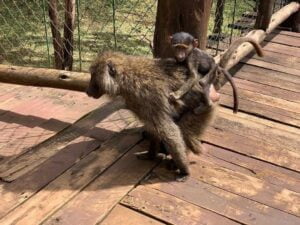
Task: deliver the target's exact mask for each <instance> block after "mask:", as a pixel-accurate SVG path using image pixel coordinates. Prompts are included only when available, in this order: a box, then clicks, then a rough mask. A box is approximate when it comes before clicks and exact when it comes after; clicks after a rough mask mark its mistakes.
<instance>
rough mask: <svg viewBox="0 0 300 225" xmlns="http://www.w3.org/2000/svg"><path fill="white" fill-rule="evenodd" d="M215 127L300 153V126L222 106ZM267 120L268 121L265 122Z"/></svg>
mask: <svg viewBox="0 0 300 225" xmlns="http://www.w3.org/2000/svg"><path fill="white" fill-rule="evenodd" d="M219 111H220V113H219V116H218V117H217V118H216V121H215V123H214V125H213V126H214V127H217V128H220V129H223V130H229V131H231V132H233V133H236V134H239V135H243V136H245V137H254V138H257V139H259V140H263V141H265V143H270V144H273V145H277V146H281V147H283V148H285V149H289V150H291V151H294V152H298V153H300V150H299V144H300V140H299V138H297V137H299V133H300V130H299V129H298V128H293V127H289V126H287V125H284V124H278V123H276V122H272V121H266V120H265V119H261V118H257V117H255V116H251V115H247V114H245V113H241V112H240V113H239V114H237V115H233V114H232V112H230V110H228V109H224V108H220V109H219ZM265 121H266V122H265Z"/></svg>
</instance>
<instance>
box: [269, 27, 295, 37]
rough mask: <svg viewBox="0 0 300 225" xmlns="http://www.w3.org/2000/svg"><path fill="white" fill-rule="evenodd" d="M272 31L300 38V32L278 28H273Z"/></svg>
mask: <svg viewBox="0 0 300 225" xmlns="http://www.w3.org/2000/svg"><path fill="white" fill-rule="evenodd" d="M272 33H275V34H281V35H287V36H292V37H297V38H300V33H296V32H292V31H284V30H278V29H276V30H273V31H272Z"/></svg>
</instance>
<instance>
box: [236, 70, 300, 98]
mask: <svg viewBox="0 0 300 225" xmlns="http://www.w3.org/2000/svg"><path fill="white" fill-rule="evenodd" d="M246 70H248V71H246ZM272 72H273V74H272ZM235 76H236V77H238V78H240V79H244V80H247V81H252V82H255V83H259V84H264V85H269V86H271V87H277V88H281V89H283V90H288V91H291V92H295V93H300V90H299V82H297V79H294V78H295V76H293V77H290V76H288V75H287V74H284V73H279V72H276V71H269V70H264V69H262V68H256V69H253V68H251V70H249V69H248V67H247V66H243V67H242V69H241V70H240V71H239V72H237V73H236V75H235ZM283 84H284V85H283Z"/></svg>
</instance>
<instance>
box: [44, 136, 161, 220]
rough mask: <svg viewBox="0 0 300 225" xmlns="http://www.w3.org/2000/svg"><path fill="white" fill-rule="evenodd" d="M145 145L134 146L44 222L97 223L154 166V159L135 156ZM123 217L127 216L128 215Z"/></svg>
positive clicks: (143, 143)
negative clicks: (147, 159) (139, 158)
mask: <svg viewBox="0 0 300 225" xmlns="http://www.w3.org/2000/svg"><path fill="white" fill-rule="evenodd" d="M147 148H148V144H146V143H145V142H142V143H140V144H138V145H137V146H135V147H134V148H133V149H132V150H130V151H129V152H128V153H127V154H126V155H125V156H124V157H122V158H121V160H119V161H118V162H116V163H115V164H114V165H113V166H112V167H111V168H109V169H108V170H107V171H105V173H103V175H101V176H100V177H98V178H97V179H95V180H94V181H93V182H92V183H91V184H90V185H89V186H87V187H86V188H85V189H83V190H82V191H81V192H80V193H79V194H78V195H77V196H75V198H73V199H72V200H71V201H69V202H68V203H67V204H65V205H64V206H63V207H62V208H60V209H59V210H58V211H57V212H56V213H54V214H53V215H52V216H51V217H50V218H49V219H47V221H46V222H44V223H43V224H44V225H51V224H55V221H59V224H60V225H63V224H65V225H67V224H78V225H79V224H82V225H86V224H98V223H99V222H100V221H102V220H103V219H104V218H105V217H106V215H107V214H108V213H109V212H110V210H111V209H112V208H113V207H114V206H115V205H116V204H117V203H118V202H119V201H120V200H121V199H122V198H123V197H124V196H125V195H126V194H127V193H128V192H129V191H130V190H131V189H132V188H134V187H135V185H136V184H137V183H139V182H140V181H141V179H142V178H143V177H144V176H145V175H147V173H149V172H150V171H151V170H152V169H153V167H154V166H155V164H156V163H155V162H154V161H150V160H149V161H143V160H138V159H137V157H136V156H135V155H134V153H135V152H139V151H144V150H145V149H147ZM123 219H130V218H129V215H126V216H125V217H124V218H123ZM121 224H126V222H125V221H124V223H121Z"/></svg>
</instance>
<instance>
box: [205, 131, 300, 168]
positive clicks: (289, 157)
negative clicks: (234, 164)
mask: <svg viewBox="0 0 300 225" xmlns="http://www.w3.org/2000/svg"><path fill="white" fill-rule="evenodd" d="M203 141H205V142H208V143H211V144H214V145H217V146H221V147H223V148H227V149H231V151H234V152H237V153H241V154H244V155H247V156H250V157H252V158H255V159H259V160H263V161H267V162H271V163H273V164H275V165H278V166H281V167H284V168H287V169H291V170H294V171H298V172H300V166H299V159H300V156H299V154H297V153H295V152H293V151H288V150H285V149H283V148H282V147H278V146H274V145H272V144H269V143H265V142H264V141H262V140H259V139H255V138H250V137H245V136H243V135H239V134H237V133H236V132H235V133H233V132H230V131H228V130H224V129H222V128H218V127H216V128H210V129H209V130H208V132H207V133H205V134H204V137H203Z"/></svg>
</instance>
